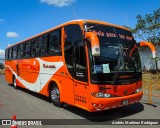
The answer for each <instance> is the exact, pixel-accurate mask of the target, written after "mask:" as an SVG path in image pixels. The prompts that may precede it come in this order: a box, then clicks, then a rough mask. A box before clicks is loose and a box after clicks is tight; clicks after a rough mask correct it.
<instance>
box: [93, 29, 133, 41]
mask: <svg viewBox="0 0 160 128" xmlns="http://www.w3.org/2000/svg"><path fill="white" fill-rule="evenodd" d="M93 32H95V33H96V34H97V35H98V36H101V37H108V38H116V37H117V36H116V33H113V32H103V31H101V30H100V31H96V30H93ZM118 36H119V38H120V39H124V40H129V41H132V40H133V37H132V36H129V35H124V34H118Z"/></svg>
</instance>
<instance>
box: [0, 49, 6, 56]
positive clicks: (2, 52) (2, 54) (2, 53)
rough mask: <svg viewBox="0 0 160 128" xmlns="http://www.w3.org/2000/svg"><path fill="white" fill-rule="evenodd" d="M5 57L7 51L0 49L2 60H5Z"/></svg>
mask: <svg viewBox="0 0 160 128" xmlns="http://www.w3.org/2000/svg"><path fill="white" fill-rule="evenodd" d="M4 56H5V51H4V50H1V49H0V58H4Z"/></svg>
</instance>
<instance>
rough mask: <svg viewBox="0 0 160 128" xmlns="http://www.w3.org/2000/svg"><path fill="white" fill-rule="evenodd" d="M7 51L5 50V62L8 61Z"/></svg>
mask: <svg viewBox="0 0 160 128" xmlns="http://www.w3.org/2000/svg"><path fill="white" fill-rule="evenodd" d="M8 51H9V50H8V49H6V50H5V60H8Z"/></svg>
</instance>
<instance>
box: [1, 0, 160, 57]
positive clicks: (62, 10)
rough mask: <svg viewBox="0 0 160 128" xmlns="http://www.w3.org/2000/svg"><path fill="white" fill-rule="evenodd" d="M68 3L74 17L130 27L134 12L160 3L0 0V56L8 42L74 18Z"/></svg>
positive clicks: (151, 0) (145, 11)
mask: <svg viewBox="0 0 160 128" xmlns="http://www.w3.org/2000/svg"><path fill="white" fill-rule="evenodd" d="M70 3H72V5H73V7H74V9H75V11H76V14H77V17H78V19H96V20H102V21H106V22H110V23H114V24H118V25H127V24H128V25H129V26H131V27H134V26H135V24H136V16H137V15H138V14H140V15H145V14H150V13H153V11H155V10H157V9H158V8H159V7H160V0H0V58H1V57H2V56H4V49H5V48H6V47H7V45H8V44H14V43H16V42H19V41H21V40H24V39H26V38H28V37H30V36H33V35H35V34H38V33H40V32H42V31H44V30H47V29H49V28H52V27H54V26H57V25H59V24H62V23H64V22H67V21H70V20H74V19H76V17H75V15H74V12H73V10H72V7H71V6H70ZM126 21H127V22H126Z"/></svg>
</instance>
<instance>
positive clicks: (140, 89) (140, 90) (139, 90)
mask: <svg viewBox="0 0 160 128" xmlns="http://www.w3.org/2000/svg"><path fill="white" fill-rule="evenodd" d="M139 92H142V87H141V88H138V89H137V90H136V91H135V92H134V93H139Z"/></svg>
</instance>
